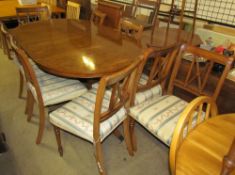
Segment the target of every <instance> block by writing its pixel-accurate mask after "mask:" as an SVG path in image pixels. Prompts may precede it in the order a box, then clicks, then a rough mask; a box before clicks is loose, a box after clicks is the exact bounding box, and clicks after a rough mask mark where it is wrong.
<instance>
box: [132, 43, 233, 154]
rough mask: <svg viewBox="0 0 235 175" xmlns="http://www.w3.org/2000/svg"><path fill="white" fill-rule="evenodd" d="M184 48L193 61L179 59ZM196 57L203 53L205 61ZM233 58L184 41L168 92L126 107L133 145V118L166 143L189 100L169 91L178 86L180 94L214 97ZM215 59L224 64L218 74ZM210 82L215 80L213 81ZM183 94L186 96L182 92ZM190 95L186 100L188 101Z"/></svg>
mask: <svg viewBox="0 0 235 175" xmlns="http://www.w3.org/2000/svg"><path fill="white" fill-rule="evenodd" d="M185 52H189V53H192V54H193V55H194V57H193V58H194V59H193V61H192V62H189V61H188V62H187V61H183V60H182V55H183V54H184V53H185ZM197 57H204V58H206V59H207V62H205V63H203V64H200V63H198V62H196V61H195V60H196V58H197ZM232 62H233V58H232V57H229V58H227V57H224V56H222V55H218V54H216V53H213V52H209V51H206V50H203V49H200V48H197V47H193V46H187V45H183V46H182V47H181V49H180V51H179V54H178V56H177V57H176V59H175V65H174V68H173V72H172V74H171V76H170V82H169V85H168V91H167V94H166V95H163V96H154V97H153V98H151V99H150V100H148V101H146V102H143V103H140V104H139V105H136V106H134V107H132V108H130V110H129V115H130V116H131V117H132V118H133V119H132V121H131V126H130V127H131V128H130V131H131V140H132V144H133V149H134V150H136V139H135V136H134V123H135V121H137V122H139V123H140V124H141V125H142V126H144V127H145V128H146V129H147V130H148V131H150V132H151V133H152V134H153V135H154V136H155V137H157V138H158V139H159V140H161V141H162V142H163V143H165V144H166V145H167V146H169V145H170V144H171V140H172V135H173V132H174V129H175V126H176V123H177V121H178V119H179V116H180V114H181V113H182V111H183V110H184V109H185V107H186V106H187V104H188V102H187V101H185V100H183V99H182V98H179V97H177V96H175V95H172V94H173V92H174V93H176V91H175V90H178V92H179V90H181V95H182V96H183V95H185V94H186V93H188V96H187V97H191V98H194V97H197V96H201V95H206V96H210V97H212V99H213V100H216V99H217V97H218V95H219V92H220V90H221V88H222V86H223V83H224V80H225V78H226V76H227V74H228V71H229V69H230V67H231V65H232ZM215 63H220V64H223V65H224V70H223V72H222V73H221V74H218V75H215V73H214V72H213V69H212V68H213V64H215ZM211 80H213V81H211ZM214 80H215V81H214ZM211 82H215V83H213V84H212V83H211ZM189 95H190V96H189ZM184 98H185V99H186V97H185V96H184ZM191 98H190V99H191ZM190 99H187V100H188V101H190Z"/></svg>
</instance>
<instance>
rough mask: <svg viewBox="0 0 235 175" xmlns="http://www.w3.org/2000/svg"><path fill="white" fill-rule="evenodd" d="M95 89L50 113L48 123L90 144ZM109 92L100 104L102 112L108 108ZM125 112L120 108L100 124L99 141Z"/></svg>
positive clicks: (118, 122) (117, 123)
mask: <svg viewBox="0 0 235 175" xmlns="http://www.w3.org/2000/svg"><path fill="white" fill-rule="evenodd" d="M96 92H97V88H93V89H91V90H89V91H88V92H87V93H85V94H83V95H81V96H79V97H78V98H76V99H74V100H72V101H70V102H68V103H67V104H65V105H64V106H62V107H61V108H58V109H57V110H55V111H53V112H52V113H50V115H49V116H50V122H51V123H52V124H53V125H56V126H58V127H59V128H62V129H64V130H66V131H69V132H71V133H73V134H75V135H77V136H80V137H82V138H84V139H86V140H88V141H90V142H92V143H93V142H94V140H93V121H94V110H95V101H96ZM109 99H110V92H108V91H107V92H106V93H105V95H104V99H103V104H102V112H104V111H106V110H107V109H108V106H109ZM125 118H126V112H125V109H124V108H121V109H120V110H119V111H118V112H117V113H115V114H114V115H113V116H112V117H110V118H109V119H107V120H105V121H103V122H102V123H101V124H100V137H101V141H102V140H103V139H104V138H105V137H106V136H108V135H109V134H110V133H111V132H112V131H113V130H114V129H115V128H116V127H117V126H118V125H119V124H120V123H121V122H122V121H123V120H124V119H125Z"/></svg>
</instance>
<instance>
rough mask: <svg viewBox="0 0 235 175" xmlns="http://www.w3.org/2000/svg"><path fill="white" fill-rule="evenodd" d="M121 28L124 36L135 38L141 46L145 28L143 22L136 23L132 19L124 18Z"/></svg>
mask: <svg viewBox="0 0 235 175" xmlns="http://www.w3.org/2000/svg"><path fill="white" fill-rule="evenodd" d="M120 29H121V32H122V34H123V35H124V36H126V37H128V38H131V39H133V40H134V41H135V42H136V43H137V44H138V45H139V46H141V38H142V34H143V29H144V28H143V26H142V25H141V24H136V23H133V22H132V21H129V20H126V19H122V20H121V23H120Z"/></svg>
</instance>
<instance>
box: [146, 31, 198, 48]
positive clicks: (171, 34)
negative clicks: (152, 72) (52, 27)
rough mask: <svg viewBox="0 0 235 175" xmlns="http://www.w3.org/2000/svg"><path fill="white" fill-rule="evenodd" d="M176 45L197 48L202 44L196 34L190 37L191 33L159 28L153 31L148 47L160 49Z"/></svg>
mask: <svg viewBox="0 0 235 175" xmlns="http://www.w3.org/2000/svg"><path fill="white" fill-rule="evenodd" d="M192 36H193V37H192ZM176 43H191V44H192V45H194V46H198V45H200V44H202V40H201V38H200V37H199V36H198V35H197V34H194V35H192V33H191V32H186V31H184V30H180V29H177V28H167V27H160V28H156V29H155V30H154V33H153V35H152V36H151V37H150V42H149V44H148V45H149V46H152V47H159V48H162V47H169V46H171V45H174V44H176Z"/></svg>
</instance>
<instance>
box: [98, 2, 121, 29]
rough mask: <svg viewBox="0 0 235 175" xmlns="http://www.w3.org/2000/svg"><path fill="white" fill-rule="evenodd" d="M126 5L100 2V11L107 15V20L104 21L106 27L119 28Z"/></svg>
mask: <svg viewBox="0 0 235 175" xmlns="http://www.w3.org/2000/svg"><path fill="white" fill-rule="evenodd" d="M123 9H124V5H121V4H116V3H111V2H106V1H99V2H98V10H100V11H102V12H104V13H106V15H107V16H106V18H105V20H104V25H107V26H110V27H114V28H118V26H119V21H120V19H121V17H122V13H123Z"/></svg>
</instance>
